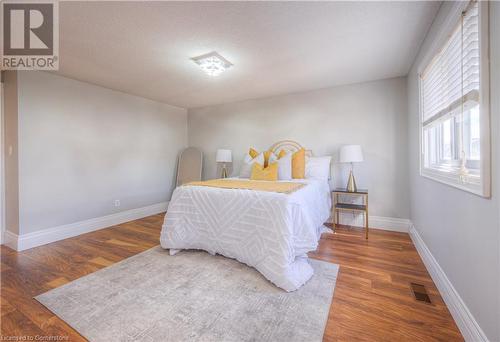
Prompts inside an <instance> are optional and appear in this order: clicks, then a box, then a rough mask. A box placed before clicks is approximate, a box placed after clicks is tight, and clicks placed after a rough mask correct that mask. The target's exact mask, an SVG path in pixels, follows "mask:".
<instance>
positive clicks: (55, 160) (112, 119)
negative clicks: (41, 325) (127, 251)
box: [18, 72, 187, 234]
mask: <svg viewBox="0 0 500 342" xmlns="http://www.w3.org/2000/svg"><path fill="white" fill-rule="evenodd" d="M18 91H19V204H20V205H19V221H20V233H21V234H26V233H30V232H34V231H37V230H41V229H44V228H49V227H55V226H59V225H63V224H68V223H73V222H78V221H81V220H85V219H91V218H96V217H101V216H104V215H108V214H112V213H115V212H119V211H124V210H127V209H134V208H139V207H143V206H148V205H152V204H155V203H159V202H164V201H167V200H168V199H169V198H170V195H171V191H172V189H173V184H174V178H175V175H174V173H175V170H176V160H177V155H178V153H179V151H180V150H181V149H182V148H184V147H186V146H187V122H186V119H187V113H186V110H185V109H182V108H178V107H173V106H170V105H167V104H162V103H159V102H154V101H150V100H146V99H143V98H140V97H136V96H131V95H128V94H125V93H121V92H117V91H113V90H109V89H105V88H101V87H98V86H94V85H90V84H88V83H83V82H79V81H75V80H72V79H68V78H64V77H60V76H56V75H53V74H49V73H44V72H19V73H18ZM115 199H119V200H120V201H121V206H120V207H115V206H114V200H115Z"/></svg>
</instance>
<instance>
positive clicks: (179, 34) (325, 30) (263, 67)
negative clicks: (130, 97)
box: [58, 1, 439, 108]
mask: <svg viewBox="0 0 500 342" xmlns="http://www.w3.org/2000/svg"><path fill="white" fill-rule="evenodd" d="M438 7H439V3H438V2H421V1H418V2H309V3H307V2H61V3H60V39H61V40H60V42H61V43H60V70H59V71H58V74H61V75H64V76H68V77H71V78H75V79H79V80H82V81H87V82H90V83H93V84H98V85H101V86H104V87H108V88H112V89H116V90H120V91H124V92H127V93H130V94H135V95H139V96H143V97H146V98H150V99H154V100H159V101H162V102H166V103H169V104H172V105H176V106H180V107H186V108H193V107H201V106H206V105H212V104H218V103H224V102H233V101H239V100H245V99H252V98H259V97H267V96H272V95H278V94H285V93H293V92H300V91H305V90H311V89H318V88H325V87H329V86H335V85H339V84H348V83H356V82H363V81H370V80H376V79H383V78H389V77H397V76H404V75H406V74H407V73H408V70H409V68H410V66H411V64H412V62H413V60H414V58H415V55H416V53H417V52H418V48H419V46H420V43H421V42H422V40H423V38H424V36H425V34H426V32H427V29H428V27H429V26H430V24H431V22H432V20H433V18H434V16H435V14H436V12H437V10H438ZM214 50H215V51H217V52H219V53H220V54H221V55H222V56H224V57H225V58H227V59H228V60H229V61H231V62H232V63H233V64H234V67H233V68H231V69H230V70H229V71H226V72H225V73H223V74H222V75H220V76H218V77H215V78H213V77H210V76H208V75H205V74H204V73H203V72H202V71H201V70H200V69H199V68H198V66H197V65H196V64H195V63H193V61H191V60H190V58H191V57H194V56H198V55H202V54H205V53H208V52H211V51H214Z"/></svg>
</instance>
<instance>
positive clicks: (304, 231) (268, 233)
mask: <svg viewBox="0 0 500 342" xmlns="http://www.w3.org/2000/svg"><path fill="white" fill-rule="evenodd" d="M297 181H298V182H301V183H306V184H307V185H306V186H305V187H303V188H301V189H299V190H297V191H295V192H293V193H292V194H288V195H287V194H280V193H274V192H265V191H253V190H239V189H221V188H213V187H205V186H181V187H178V188H177V189H175V191H174V193H173V195H172V199H171V201H170V204H169V206H168V211H167V214H166V216H165V221H164V224H163V228H162V232H161V237H160V242H161V246H162V247H163V248H165V249H172V250H174V249H175V250H177V249H202V250H205V251H207V252H209V253H212V254H215V253H217V254H221V255H224V256H226V257H229V258H234V259H237V260H238V261H240V262H243V263H245V264H247V265H249V266H252V267H255V268H256V269H257V270H258V271H259V272H260V273H262V275H263V276H264V277H266V278H267V279H268V280H270V281H271V282H272V283H274V284H275V285H276V286H278V287H281V288H282V289H284V290H286V291H294V290H296V289H298V288H299V287H300V286H302V285H303V284H304V283H305V282H306V281H307V280H309V278H311V276H312V274H313V269H312V267H311V266H310V265H309V263H308V261H307V252H309V251H314V250H315V249H316V247H317V245H318V240H319V238H320V236H321V230H322V227H323V223H324V222H325V221H326V220H327V219H328V217H329V216H330V207H331V197H330V189H329V186H328V182H327V181H321V180H313V179H301V180H297Z"/></svg>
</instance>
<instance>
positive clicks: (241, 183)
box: [184, 179, 305, 194]
mask: <svg viewBox="0 0 500 342" xmlns="http://www.w3.org/2000/svg"><path fill="white" fill-rule="evenodd" d="M186 185H187V186H189V185H192V186H210V187H213V188H224V189H246V190H256V191H269V192H278V193H282V194H290V193H292V192H294V191H297V190H299V189H300V188H302V187H304V186H305V184H304V183H294V182H274V181H255V180H238V179H210V180H207V181H202V182H190V183H186V184H184V186H186Z"/></svg>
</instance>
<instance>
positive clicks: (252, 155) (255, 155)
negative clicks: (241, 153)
mask: <svg viewBox="0 0 500 342" xmlns="http://www.w3.org/2000/svg"><path fill="white" fill-rule="evenodd" d="M248 154H249V155H250V157H252V158H256V157H257V156H258V155H259V152H257V151H256V150H254V149H253V148H251V147H250V150H248Z"/></svg>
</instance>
